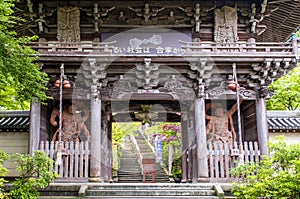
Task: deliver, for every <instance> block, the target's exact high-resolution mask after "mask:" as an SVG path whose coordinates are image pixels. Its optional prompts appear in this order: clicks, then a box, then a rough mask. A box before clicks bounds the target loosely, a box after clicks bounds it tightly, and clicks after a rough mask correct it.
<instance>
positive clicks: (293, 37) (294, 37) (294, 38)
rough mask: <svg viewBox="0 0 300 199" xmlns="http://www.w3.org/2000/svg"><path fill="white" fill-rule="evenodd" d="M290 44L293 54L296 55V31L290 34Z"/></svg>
mask: <svg viewBox="0 0 300 199" xmlns="http://www.w3.org/2000/svg"><path fill="white" fill-rule="evenodd" d="M291 40H292V46H293V53H294V55H296V56H297V55H298V41H297V36H296V33H293V34H292V38H291Z"/></svg>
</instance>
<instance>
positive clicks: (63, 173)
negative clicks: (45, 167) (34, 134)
mask: <svg viewBox="0 0 300 199" xmlns="http://www.w3.org/2000/svg"><path fill="white" fill-rule="evenodd" d="M61 144H62V146H61V152H62V153H61V155H62V156H61V161H60V159H58V158H57V157H58V156H57V152H58V148H59V142H53V141H51V142H49V141H45V142H44V141H41V143H40V150H41V151H44V152H45V153H46V154H47V155H48V156H49V157H50V158H51V159H53V160H54V161H55V166H54V168H55V171H56V172H57V173H58V174H59V175H60V177H62V178H64V179H70V178H73V179H76V178H88V171H89V156H90V150H89V142H88V141H83V142H75V143H74V142H73V141H71V142H61ZM58 162H59V164H58Z"/></svg>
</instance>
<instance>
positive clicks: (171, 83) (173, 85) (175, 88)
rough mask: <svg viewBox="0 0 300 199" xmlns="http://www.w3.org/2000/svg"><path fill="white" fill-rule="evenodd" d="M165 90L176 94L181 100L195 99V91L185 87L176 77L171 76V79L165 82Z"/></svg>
mask: <svg viewBox="0 0 300 199" xmlns="http://www.w3.org/2000/svg"><path fill="white" fill-rule="evenodd" d="M164 89H166V90H168V91H171V92H173V93H175V95H177V97H178V98H179V99H183V100H184V99H194V98H195V91H194V90H193V89H192V88H188V87H184V86H183V85H182V83H181V82H180V81H179V80H177V79H176V77H175V75H171V77H170V79H169V80H168V81H166V82H165V85H164Z"/></svg>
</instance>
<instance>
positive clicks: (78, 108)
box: [16, 0, 300, 182]
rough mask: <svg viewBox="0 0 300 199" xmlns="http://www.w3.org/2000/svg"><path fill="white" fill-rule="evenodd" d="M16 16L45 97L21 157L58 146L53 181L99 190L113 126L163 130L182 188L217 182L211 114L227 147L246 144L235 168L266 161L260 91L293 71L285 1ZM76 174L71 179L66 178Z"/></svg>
mask: <svg viewBox="0 0 300 199" xmlns="http://www.w3.org/2000/svg"><path fill="white" fill-rule="evenodd" d="M16 8H19V9H18V12H16V14H18V15H19V16H24V17H26V18H27V19H28V23H26V24H24V25H20V27H19V28H18V29H17V30H16V31H17V32H18V34H21V35H32V34H37V35H39V41H38V42H35V43H31V46H32V48H34V49H36V50H37V51H38V52H39V59H38V61H37V62H38V64H39V65H40V68H41V70H42V71H43V72H45V73H47V74H48V75H49V77H50V80H49V84H48V85H47V86H48V88H49V89H48V90H47V91H46V93H47V95H49V96H51V97H53V100H49V101H48V104H47V105H43V104H41V103H39V102H38V103H33V104H32V106H31V116H30V118H31V121H30V145H29V146H30V153H33V152H34V151H35V150H38V149H43V150H45V151H48V152H49V155H50V156H52V155H53V154H54V151H53V150H54V149H53V148H51V149H50V148H49V147H50V146H55V145H56V144H55V143H52V144H51V141H52V140H53V142H54V141H59V140H60V141H63V142H67V143H69V145H68V146H69V148H68V149H67V154H65V157H64V158H63V159H64V160H65V161H66V162H69V163H70V164H69V165H68V166H67V165H66V164H65V166H66V167H68V168H70V169H66V170H65V171H63V174H62V176H66V177H70V176H71V177H73V176H74V177H78V178H81V177H82V178H86V177H88V179H89V180H90V181H106V182H109V181H110V180H111V178H112V176H111V170H112V169H111V165H112V160H111V156H112V155H111V154H112V152H111V151H112V144H111V136H112V126H111V124H112V123H113V122H130V121H141V122H142V123H147V122H153V121H173V122H181V127H182V151H183V152H184V151H185V152H186V151H188V155H187V153H182V154H183V159H184V161H183V164H182V167H183V171H186V174H185V179H184V180H187V181H188V180H192V179H195V181H202V180H204V181H207V179H211V178H213V179H215V180H217V181H218V180H220V181H221V180H222V179H225V178H228V169H229V168H230V167H232V165H231V164H233V160H234V158H236V156H235V155H233V154H234V153H233V152H234V151H235V148H234V147H235V145H233V146H232V147H233V148H232V147H227V148H226V147H225V148H223V149H220V145H218V144H212V145H210V144H208V142H210V141H211V140H210V138H209V136H211V135H212V136H213V137H214V138H215V137H216V136H215V135H214V133H216V132H217V133H220V131H216V130H213V129H216V126H214V125H216V124H214V123H213V122H214V121H216V119H214V117H215V116H217V115H216V113H215V111H216V109H218V107H219V106H223V109H225V110H226V113H227V119H226V118H225V119H224V118H223V120H222V121H223V122H222V121H221V120H217V122H218V124H217V125H219V126H220V125H222V128H223V130H226V133H225V134H226V136H227V135H228V134H231V133H232V135H231V136H230V137H226V136H225V137H226V139H227V141H228V139H234V140H233V141H236V142H239V144H240V143H244V142H246V143H248V144H246V145H244V157H245V161H247V160H248V158H249V161H252V160H255V161H256V160H257V159H258V158H257V156H259V154H267V153H268V150H267V145H266V143H267V140H268V129H267V117H266V105H265V100H266V98H267V97H268V96H269V91H268V89H267V86H268V85H269V84H270V83H271V82H272V81H275V80H276V79H277V78H279V77H280V76H282V75H284V74H286V72H288V71H289V70H291V69H292V68H293V67H294V66H296V64H297V61H298V56H297V41H296V37H295V35H294V34H293V33H294V32H295V31H296V30H297V29H298V28H299V24H300V16H299V15H300V6H299V3H298V2H297V1H292V0H286V1H277V0H255V1H254V0H244V1H236V0H235V1H233V0H232V1H230V0H226V1H225V0H216V1H206V0H199V1H176V0H175V1H156V0H154V1H149V2H148V1H123V0H119V1H106V0H99V1H76V0H74V1H64V0H62V1H47V0H36V1H32V0H27V1H21V2H19V3H17V5H16ZM20 10H21V11H23V12H20ZM289 13H292V14H289ZM28 16H30V17H28ZM62 68H63V70H64V75H63V76H62V75H61V71H62V70H61V69H62ZM232 80H234V85H235V86H236V85H237V84H238V87H237V88H238V89H237V90H238V94H237V93H236V91H237V90H234V89H232V87H231V86H230V87H229V86H228V84H229V83H230V82H231V83H232ZM62 84H63V85H64V86H63V87H64V88H63V87H62V86H60V85H62ZM60 87H62V90H61V92H60ZM60 97H62V99H61V100H60ZM237 98H240V99H242V100H243V101H242V102H241V103H240V104H239V103H236V102H237ZM70 106H71V109H69V108H70ZM233 107H234V108H233ZM60 108H61V114H62V115H61V117H60V118H62V120H61V121H60V122H59V121H58V119H57V118H58V116H59V115H60V112H59V109H60ZM237 108H238V110H237ZM72 109H73V110H72ZM233 109H234V110H233ZM230 110H231V111H230ZM59 125H61V129H62V130H61V132H62V133H61V134H58V128H60V127H58V126H59ZM226 125H227V127H228V128H227V127H226ZM213 126H214V127H213ZM214 131H215V132H214ZM211 133H212V134H211ZM234 133H236V136H235V135H234ZM58 135H59V136H58ZM223 138H224V137H222V136H221V138H220V139H223ZM73 142H75V144H71V143H73ZM76 142H78V143H80V144H79V145H77V144H76ZM83 143H88V144H87V145H86V144H83ZM251 143H256V144H254V146H253V145H252V144H251ZM71 145H72V147H71ZM224 146H227V145H224ZM246 146H247V147H248V148H246ZM73 147H75V150H73ZM76 147H79V152H80V154H77V152H78V150H76ZM81 147H83V148H81ZM252 149H253V150H252ZM87 156H88V157H87ZM186 158H188V160H189V162H186V161H185V160H186ZM87 160H88V161H87ZM72 162H73V163H72ZM191 162H192V164H191ZM77 163H78V167H80V168H82V169H83V170H81V169H80V172H79V173H77V172H75V173H73V174H72V171H73V169H72V167H73V168H74V170H76V168H77V166H76V165H77ZM87 164H88V165H87ZM228 165H229V166H228ZM220 167H221V168H222V169H221V170H220V169H219V168H220ZM200 168H201V169H200ZM87 169H88V170H87ZM209 169H210V171H209ZM66 171H68V173H66ZM81 172H82V173H81ZM86 172H87V173H86ZM81 174H82V175H81ZM229 177H230V176H229Z"/></svg>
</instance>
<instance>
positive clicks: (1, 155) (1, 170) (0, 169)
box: [0, 149, 8, 199]
mask: <svg viewBox="0 0 300 199" xmlns="http://www.w3.org/2000/svg"><path fill="white" fill-rule="evenodd" d="M7 159H8V155H7V154H6V153H5V152H4V151H3V150H1V149H0V176H1V178H0V199H3V198H6V197H7V193H5V191H4V190H3V189H2V187H3V183H4V182H6V181H5V180H4V178H3V177H4V176H6V174H7V172H8V170H7V169H6V168H5V167H4V166H3V163H4V161H5V160H7Z"/></svg>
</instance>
